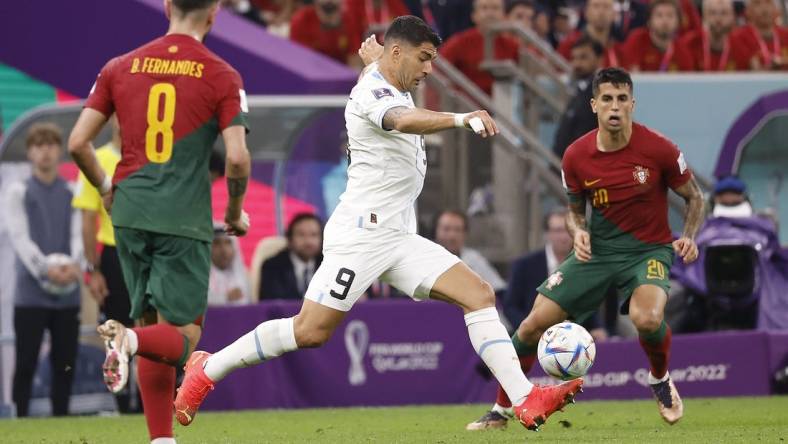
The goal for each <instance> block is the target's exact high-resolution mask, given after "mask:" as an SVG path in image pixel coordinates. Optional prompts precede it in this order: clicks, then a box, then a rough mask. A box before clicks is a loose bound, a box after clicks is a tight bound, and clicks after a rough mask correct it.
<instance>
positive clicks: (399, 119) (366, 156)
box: [175, 16, 582, 429]
mask: <svg viewBox="0 0 788 444" xmlns="http://www.w3.org/2000/svg"><path fill="white" fill-rule="evenodd" d="M439 44H440V38H439V37H438V36H437V34H435V32H434V31H433V30H432V29H430V28H429V26H427V25H426V24H425V23H424V22H423V21H422V20H421V19H419V18H416V17H412V16H403V17H399V18H397V19H395V20H394V21H393V22H392V24H391V26H390V27H389V29H388V31H387V32H386V35H385V46H384V47H383V54H382V56H381V57H380V60H379V61H378V62H377V63H372V64H370V65H369V66H368V67H367V68H366V69H365V71H364V72H363V73H362V75H361V77H360V78H359V81H358V83H357V84H356V86H355V87H354V88H353V90H352V91H351V93H350V98H349V99H348V102H347V106H346V108H345V121H346V124H347V130H348V138H349V148H348V150H349V153H348V157H349V160H350V164H349V166H348V184H347V189H346V190H345V193H344V194H343V195H342V197H341V202H340V204H339V206H338V207H337V209H336V210H335V211H334V213H333V214H332V215H331V218H330V219H329V221H328V223H327V224H326V228H325V235H324V243H323V256H324V260H323V263H322V264H321V265H320V268H319V269H318V270H317V272H316V273H315V276H314V277H313V279H312V281H311V282H310V284H309V288H308V290H307V293H306V296H305V300H304V303H303V306H302V307H301V311H300V312H299V313H298V314H297V315H296V316H295V317H292V318H288V319H276V320H271V321H266V322H263V323H262V324H260V325H259V326H257V328H255V329H254V330H252V331H251V332H249V333H247V334H246V335H244V336H242V337H241V338H239V339H238V340H236V341H235V342H234V343H232V344H231V345H229V346H227V347H225V348H224V349H222V350H220V351H219V352H217V353H215V354H213V355H209V354H208V353H205V352H195V353H194V354H193V355H192V358H191V359H189V362H188V363H187V364H186V375H185V377H184V381H183V384H182V385H181V388H180V390H179V391H178V395H177V397H176V400H175V414H176V418H177V419H178V421H179V422H180V423H181V424H184V425H188V424H189V423H191V422H192V420H193V419H194V415H195V414H196V413H197V409H198V408H199V406H200V404H201V403H202V401H203V400H204V399H205V396H206V395H207V393H208V392H209V391H210V390H211V389H212V388H213V385H214V384H215V383H217V382H218V381H220V380H221V379H222V378H224V377H225V376H226V375H227V374H228V373H230V372H231V371H233V370H235V369H237V368H240V367H247V366H250V365H253V364H257V363H260V362H263V361H267V360H270V359H274V358H276V357H278V356H281V355H282V354H284V353H287V352H291V351H294V350H297V349H299V348H309V347H319V346H321V345H322V344H324V343H325V342H326V341H327V340H328V339H329V337H330V336H331V334H332V332H333V331H334V330H335V329H336V328H337V326H339V324H340V323H341V322H342V320H343V319H344V317H345V314H346V313H347V312H348V311H349V310H350V309H351V308H352V307H353V304H354V303H355V302H356V300H358V298H359V297H360V296H361V294H363V293H364V291H365V290H366V289H367V287H369V285H370V284H371V283H372V281H373V280H375V279H377V278H381V279H382V280H383V281H385V282H388V283H390V284H392V285H393V286H395V287H397V288H398V289H400V290H401V291H403V292H405V293H407V294H408V295H410V296H411V297H412V298H414V299H427V298H432V299H437V300H441V301H445V302H449V303H452V304H455V305H457V306H459V307H460V308H462V310H463V311H464V313H465V324H466V325H467V327H468V335H469V336H470V340H471V343H472V345H473V347H474V349H475V350H476V351H477V352H478V353H479V355H480V356H481V358H482V359H483V360H484V362H485V363H486V364H487V366H489V367H490V369H491V370H492V373H493V374H494V375H495V376H496V377H497V378H498V381H499V382H500V383H501V385H502V386H503V387H504V390H505V391H506V393H507V394H508V395H509V397H511V399H513V400H514V404H515V407H514V409H515V412H516V415H517V416H518V418H519V420H520V421H521V422H522V423H523V425H524V426H526V427H528V428H531V429H535V428H537V427H538V426H539V425H540V424H541V423H543V422H544V421H545V420H546V419H547V416H549V415H550V414H551V413H553V412H554V411H556V410H558V409H560V408H562V407H564V405H565V404H566V403H567V402H569V401H570V400H571V399H572V397H573V396H574V395H575V393H577V392H578V391H579V390H580V388H581V386H582V381H580V380H576V381H571V382H568V383H564V384H561V385H557V386H549V387H536V386H533V385H532V384H531V383H530V382H529V381H528V379H527V378H526V377H525V375H524V374H523V372H522V370H520V366H519V362H518V360H517V355H516V353H515V350H514V347H513V346H512V341H511V339H510V338H509V336H508V334H507V332H506V328H504V326H503V325H502V324H501V322H500V320H499V319H498V312H497V311H496V310H495V295H494V293H493V290H492V288H491V287H490V285H489V284H488V283H486V282H484V281H483V280H482V279H481V278H480V277H479V276H478V275H476V274H475V273H474V272H472V271H471V270H470V269H469V268H468V267H467V266H466V265H465V264H463V263H462V262H461V261H460V260H459V259H458V258H457V257H456V256H454V255H453V254H451V253H449V252H448V251H447V250H446V249H444V248H443V247H441V246H439V245H437V244H435V243H433V242H431V241H429V240H427V239H425V238H423V237H421V236H419V235H417V234H416V214H415V210H414V204H415V201H416V198H417V197H418V196H419V193H420V192H421V188H422V186H423V184H424V174H425V172H426V170H427V165H426V163H427V161H426V154H425V152H424V138H423V135H424V134H429V133H434V132H438V131H442V130H447V129H450V128H455V127H458V128H473V127H475V128H476V129H475V132H476V133H477V134H479V135H480V136H482V137H488V136H493V135H495V134H497V133H498V128H497V126H496V125H495V122H494V121H493V120H492V118H490V116H489V115H488V114H487V112H485V111H474V112H472V113H469V114H451V113H441V112H432V111H427V110H424V109H419V108H416V107H415V106H414V104H413V100H412V98H411V95H410V92H411V91H413V90H414V89H415V88H416V87H417V86H418V84H419V83H420V82H421V81H422V80H424V78H425V77H426V76H427V75H429V74H430V72H431V71H432V60H433V59H434V58H435V56H436V54H437V46H438V45H439Z"/></svg>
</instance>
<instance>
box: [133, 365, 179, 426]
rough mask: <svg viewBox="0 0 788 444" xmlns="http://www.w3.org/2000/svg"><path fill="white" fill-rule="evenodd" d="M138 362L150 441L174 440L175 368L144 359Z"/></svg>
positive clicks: (141, 393)
mask: <svg viewBox="0 0 788 444" xmlns="http://www.w3.org/2000/svg"><path fill="white" fill-rule="evenodd" d="M137 362H138V367H137V371H138V382H139V386H140V395H141V397H142V406H143V410H144V413H145V421H146V422H147V424H148V432H149V434H150V439H151V440H156V439H159V440H160V441H162V438H172V436H173V435H172V398H173V394H174V393H175V368H174V367H172V366H171V365H167V364H164V363H161V362H156V361H153V360H151V359H147V358H144V357H140V358H139V359H138V361H137Z"/></svg>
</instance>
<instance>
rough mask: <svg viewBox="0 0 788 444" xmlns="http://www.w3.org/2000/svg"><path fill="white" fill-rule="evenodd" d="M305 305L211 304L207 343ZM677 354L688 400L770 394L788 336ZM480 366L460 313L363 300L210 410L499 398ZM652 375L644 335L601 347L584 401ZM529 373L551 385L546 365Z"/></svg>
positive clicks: (636, 389) (714, 342)
mask: <svg viewBox="0 0 788 444" xmlns="http://www.w3.org/2000/svg"><path fill="white" fill-rule="evenodd" d="M298 308H299V304H298V303H293V302H280V303H269V304H264V305H255V306H247V307H227V308H211V309H210V310H209V312H208V316H207V318H206V319H207V324H206V330H205V336H204V339H203V340H202V342H201V344H200V348H201V349H204V350H207V351H211V352H213V351H216V350H218V349H220V348H221V347H222V346H224V345H226V344H229V343H230V342H232V341H233V340H235V339H236V338H237V337H239V336H241V335H243V334H245V333H247V332H248V331H249V330H251V329H253V328H254V327H255V326H256V325H257V324H259V323H260V322H262V321H264V320H267V319H274V318H278V317H284V316H292V315H293V314H295V313H296V312H297V311H298ZM672 353H673V355H672V357H671V369H672V370H671V372H672V375H673V378H674V379H675V380H676V384H677V385H678V387H679V389H680V390H681V392H682V394H683V395H685V396H732V395H765V394H768V393H769V377H770V374H772V372H773V370H774V369H775V368H776V367H777V365H778V364H779V363H780V362H781V361H782V360H783V359H784V358H785V356H786V354H788V333H782V334H769V333H765V332H735V333H717V334H702V335H686V336H676V337H675V338H674V341H673V352H672ZM478 365H479V359H478V358H477V356H476V354H475V353H474V351H473V348H472V347H471V345H470V342H469V340H468V337H467V332H466V329H465V325H464V322H463V319H462V314H461V313H460V311H459V309H457V308H455V307H452V306H449V305H446V304H442V303H438V302H421V303H416V302H412V301H408V300H392V301H374V302H368V303H360V304H358V305H357V306H356V307H354V308H353V310H352V311H351V312H350V313H349V314H348V317H347V320H346V321H345V323H344V324H343V325H342V326H340V327H339V329H338V330H337V332H336V333H335V335H334V337H333V338H332V339H331V340H330V341H329V342H328V343H327V344H326V345H325V346H324V347H323V348H321V349H316V350H301V351H298V352H296V353H292V354H289V355H286V356H284V357H282V358H280V359H276V360H274V361H271V362H268V363H264V364H262V365H258V366H256V367H252V368H247V369H241V370H238V371H236V372H235V373H233V374H231V375H230V376H228V377H227V379H225V380H224V381H222V382H221V383H220V384H218V385H217V387H216V389H215V390H214V392H212V393H211V394H210V395H209V396H208V399H207V400H206V404H205V408H206V409H212V410H235V409H248V408H292V407H324V406H371V405H403V404H426V403H429V404H442V403H466V402H492V400H493V399H494V395H495V383H494V382H493V381H489V380H486V379H485V378H484V377H483V376H482V375H481V373H480V372H479V371H478ZM537 367H538V366H537ZM647 371H648V370H647V362H646V359H645V356H644V355H643V352H642V351H641V349H640V346H639V345H638V343H637V342H636V341H616V342H607V343H602V344H598V345H597V361H596V363H595V364H594V367H592V369H591V372H590V373H589V375H588V376H587V378H586V387H587V390H586V391H585V393H583V395H582V399H633V398H648V397H649V396H650V391H649V390H648V388H647V387H646V382H645V381H646V375H647ZM530 376H531V378H532V380H533V381H534V382H537V383H548V382H549V379H548V378H547V377H546V376H545V375H544V373H542V371H541V369H540V368H536V369H535V370H534V371H533V372H532V373H531V375H530Z"/></svg>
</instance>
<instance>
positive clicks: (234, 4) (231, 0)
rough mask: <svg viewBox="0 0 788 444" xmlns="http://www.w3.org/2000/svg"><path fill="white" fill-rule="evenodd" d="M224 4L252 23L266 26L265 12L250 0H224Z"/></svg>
mask: <svg viewBox="0 0 788 444" xmlns="http://www.w3.org/2000/svg"><path fill="white" fill-rule="evenodd" d="M222 6H223V7H224V8H226V9H228V10H230V11H232V12H233V13H234V14H237V15H240V16H241V17H243V18H245V19H247V20H249V21H251V22H252V23H255V24H257V25H260V26H265V20H263V13H262V12H261V11H260V10H259V9H257V7H256V6H255V5H253V4H252V2H250V1H249V0H222Z"/></svg>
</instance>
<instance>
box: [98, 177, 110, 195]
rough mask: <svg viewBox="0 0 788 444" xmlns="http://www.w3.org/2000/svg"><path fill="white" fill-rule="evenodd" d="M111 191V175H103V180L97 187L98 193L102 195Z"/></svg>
mask: <svg viewBox="0 0 788 444" xmlns="http://www.w3.org/2000/svg"><path fill="white" fill-rule="evenodd" d="M110 191H112V176H110V175H109V174H105V175H104V182H101V186H100V187H99V194H101V195H102V196H103V195H105V194H107V193H109V192H110Z"/></svg>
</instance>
